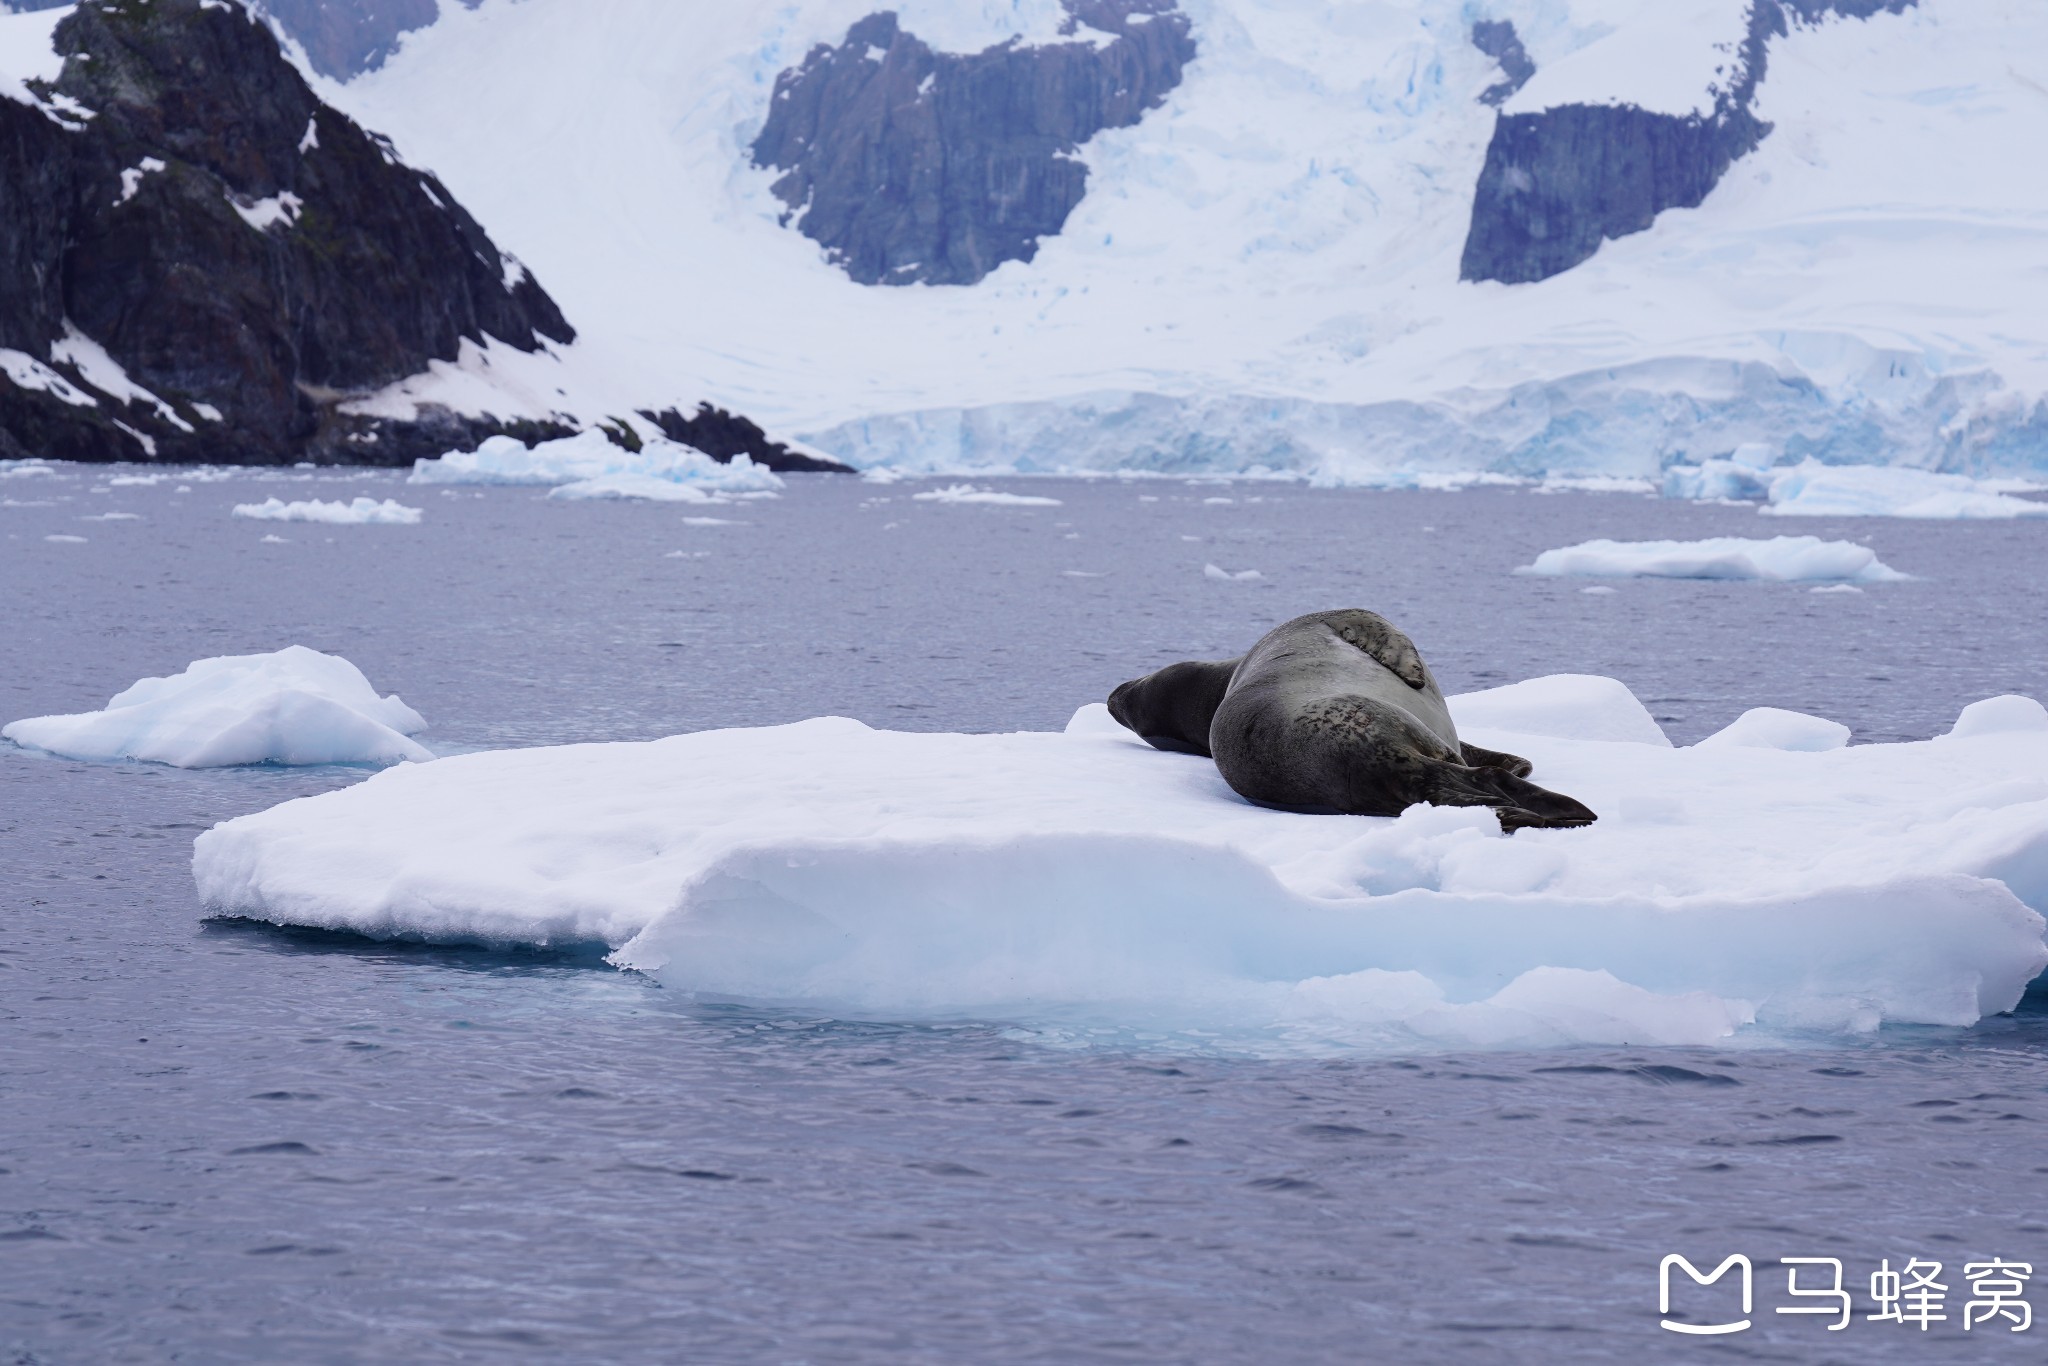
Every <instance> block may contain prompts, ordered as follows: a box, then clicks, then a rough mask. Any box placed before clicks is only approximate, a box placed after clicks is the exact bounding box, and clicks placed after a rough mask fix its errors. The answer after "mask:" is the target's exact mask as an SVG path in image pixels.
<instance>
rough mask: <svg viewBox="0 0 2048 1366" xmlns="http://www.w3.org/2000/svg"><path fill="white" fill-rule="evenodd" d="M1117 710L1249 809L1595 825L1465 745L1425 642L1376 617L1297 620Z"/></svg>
mask: <svg viewBox="0 0 2048 1366" xmlns="http://www.w3.org/2000/svg"><path fill="white" fill-rule="evenodd" d="M1109 712H1110V715H1111V716H1114V717H1115V718H1116V719H1117V721H1118V722H1119V723H1120V724H1121V725H1123V726H1124V727H1125V728H1126V729H1128V730H1131V731H1134V732H1136V733H1137V734H1138V735H1139V736H1140V737H1142V738H1143V739H1144V740H1145V742H1146V743H1147V744H1149V745H1151V746H1152V747H1153V748H1155V749H1164V750H1174V751H1178V752H1180V753H1185V754H1201V755H1206V756H1208V757H1210V758H1212V759H1214V760H1215V761H1216V767H1217V769H1218V770H1219V771H1220V772H1221V773H1222V774H1223V780H1224V781H1225V782H1227V783H1229V784H1230V786H1231V788H1232V790H1233V791H1235V792H1236V793H1237V794H1238V795H1239V796H1241V797H1243V798H1244V799H1245V800H1246V801H1249V802H1253V803H1256V804H1257V805H1259V806H1269V807H1274V808H1277V809H1279V810H1282V811H1298V812H1302V813H1305V814H1309V815H1340V814H1341V815H1353V816H1395V815H1399V814H1400V813H1401V812H1402V811H1405V810H1407V809H1408V808H1409V807H1411V806H1413V805H1415V804H1416V803H1418V802H1430V803H1433V804H1435V805H1437V806H1490V807H1492V808H1494V811H1495V814H1496V815H1497V816H1498V818H1499V820H1500V825H1501V829H1502V830H1504V831H1507V832H1509V833H1512V832H1514V831H1516V830H1521V829H1526V828H1528V827H1531V826H1536V827H1542V828H1560V827H1569V826H1579V825H1590V824H1592V822H1593V821H1594V820H1595V819H1597V818H1596V817H1595V816H1594V814H1593V812H1592V811H1591V810H1589V809H1588V808H1587V807H1585V806H1584V805H1582V804H1581V803H1579V802H1576V801H1573V800H1572V799H1571V798H1570V797H1567V796H1564V795H1563V794H1562V793H1557V792H1551V791H1549V790H1548V789H1546V788H1541V787H1538V786H1536V784H1534V783H1532V782H1529V781H1527V779H1528V776H1529V774H1530V772H1531V771H1532V766H1531V765H1530V763H1529V761H1528V760H1527V759H1524V758H1521V757H1520V756H1518V755H1513V754H1502V753H1499V752H1497V751H1495V750H1490V749H1483V748H1481V747H1480V746H1478V745H1468V744H1465V743H1463V742H1462V741H1460V740H1459V739H1458V730H1457V727H1456V726H1455V725H1453V724H1452V722H1451V711H1450V708H1449V707H1448V706H1447V705H1445V703H1444V695H1443V692H1442V690H1440V689H1439V688H1438V687H1437V685H1436V679H1435V678H1434V677H1433V676H1432V675H1431V674H1430V672H1429V666H1428V665H1427V664H1424V663H1423V662H1422V654H1421V652H1420V651H1418V650H1417V649H1416V648H1415V642H1414V641H1412V640H1410V639H1408V637H1407V636H1406V635H1405V634H1403V633H1402V631H1401V630H1400V628H1399V627H1397V626H1395V625H1394V624H1393V623H1392V622H1390V621H1388V620H1387V619H1386V618H1385V617H1383V616H1380V615H1379V614H1378V613H1376V612H1368V611H1365V610H1363V609H1360V608H1347V609H1344V610H1341V611H1336V612H1313V613H1310V614H1309V615H1308V616H1305V617H1296V618H1295V619H1294V620H1293V621H1290V622H1286V623H1284V624H1282V625H1280V626H1277V627H1275V628H1274V629H1273V630H1271V631H1269V632H1267V633H1266V635H1265V636H1263V637H1262V638H1261V639H1260V640H1259V643H1258V644H1256V645H1254V646H1252V648H1251V649H1250V650H1248V651H1247V652H1245V653H1244V654H1243V655H1241V656H1239V657H1238V658H1236V659H1225V660H1213V661H1212V660H1188V661H1185V662H1182V663H1179V664H1169V665H1167V666H1166V667H1165V668H1163V669H1160V670H1159V671H1158V672H1156V673H1150V674H1147V675H1145V677H1143V678H1134V679H1132V680H1131V681H1130V682H1128V683H1124V684H1120V685H1119V686H1118V687H1117V688H1116V690H1115V691H1114V692H1112V693H1110V695H1109Z"/></svg>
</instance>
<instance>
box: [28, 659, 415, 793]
mask: <svg viewBox="0 0 2048 1366" xmlns="http://www.w3.org/2000/svg"><path fill="white" fill-rule="evenodd" d="M426 725H427V723H426V722H425V721H424V720H422V719H421V717H420V714H419V713H418V712H416V711H414V710H413V709H412V708H411V707H408V706H406V705H405V703H404V702H402V701H400V700H399V699H398V698H397V697H396V696H392V697H379V696H378V695H377V692H376V689H374V688H372V687H371V686H370V682H369V680H368V679H366V678H364V677H363V674H362V671H361V670H360V669H358V668H356V666H355V665H353V664H351V663H349V662H348V661H347V660H346V659H342V658H341V657H339V656H338V655H328V654H321V653H320V652H319V651H317V650H309V649H307V648H306V647H305V646H303V645H291V646H287V647H286V648H284V649H282V650H279V651H277V652H275V653H273V654H262V655H227V656H223V657H220V658H216V659H202V660H198V661H196V662H194V663H193V664H191V665H190V666H189V667H187V668H186V670H185V671H184V672H183V673H181V674H176V675H174V676H172V677H169V678H145V679H143V680H142V681H140V682H138V683H136V684H134V685H133V686H132V687H130V688H128V689H127V690H125V691H123V692H121V693H119V694H117V695H116V696H115V697H114V698H113V700H112V701H110V702H108V703H107V705H106V709H105V710H103V711H94V712H84V713H81V714H79V715H76V716H38V717H32V718H30V719H28V720H24V721H16V722H14V723H13V724H12V725H9V726H7V727H6V728H5V729H4V730H0V736H4V737H6V738H7V739H9V740H12V741H13V742H14V743H15V744H17V745H23V746H26V747H29V748H32V749H42V750H48V751H49V752H51V753H53V754H62V755H65V756H67V757H69V758H74V759H141V760H146V761H148V762H151V763H159V764H170V765H173V766H174V767H177V768H220V767H224V766H227V765H232V764H363V763H373V764H388V763H396V762H398V761H400V760H411V761H415V762H417V761H423V760H427V759H431V758H433V757H434V756H433V754H432V753H430V752H429V751H428V750H427V749H426V748H425V747H423V746H422V745H420V744H419V743H418V742H416V741H413V740H410V739H407V738H406V737H407V736H409V735H411V734H413V733H414V732H417V731H421V730H425V729H426Z"/></svg>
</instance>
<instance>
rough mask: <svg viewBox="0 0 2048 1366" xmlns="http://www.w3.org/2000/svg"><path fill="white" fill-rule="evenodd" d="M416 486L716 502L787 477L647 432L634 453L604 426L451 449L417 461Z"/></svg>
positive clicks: (777, 484) (761, 490)
mask: <svg viewBox="0 0 2048 1366" xmlns="http://www.w3.org/2000/svg"><path fill="white" fill-rule="evenodd" d="M406 482H407V483H410V484H524V485H532V486H535V487H545V486H548V485H553V486H554V492H553V493H552V494H551V495H550V496H551V497H555V498H570V499H579V498H638V499H648V500H653V501H659V502H677V503H711V502H721V501H724V499H725V498H727V497H730V496H734V495H738V496H743V497H744V496H759V495H763V494H773V493H774V492H776V491H777V490H779V489H781V488H782V487H783V484H782V478H781V476H779V475H777V474H776V473H775V472H774V471H773V470H770V469H768V468H766V467H765V466H762V465H757V464H755V463H754V462H753V461H752V460H750V459H749V458H747V457H746V456H744V455H736V456H734V457H733V458H732V461H731V463H729V464H720V463H719V462H718V461H716V460H714V459H712V458H711V457H710V456H708V455H706V454H704V452H702V451H700V450H697V449H696V448H695V447H692V446H685V445H683V444H681V443H680V442H675V441H669V440H667V439H665V438H663V437H660V436H647V435H644V434H643V435H642V437H641V447H640V449H639V450H638V451H637V452H636V451H629V450H627V449H626V448H625V447H623V446H620V445H618V444H617V443H615V442H613V441H612V440H610V439H609V438H608V437H606V436H605V434H604V433H603V432H601V431H587V432H579V433H577V434H576V435H575V436H568V437H561V438H559V439H557V440H554V441H543V442H540V443H538V444H536V445H533V446H527V445H526V444H524V443H523V442H520V441H517V440H515V439H513V438H512V437H509V436H494V437H491V438H490V439H489V440H487V441H485V442H484V443H483V444H482V445H480V446H478V447H477V448H476V449H475V450H474V451H449V452H448V453H447V454H446V455H442V456H438V457H436V458H434V459H432V460H418V461H415V462H413V470H412V474H411V476H410V477H409V478H408V479H407V480H406Z"/></svg>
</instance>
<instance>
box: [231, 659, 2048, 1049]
mask: <svg viewBox="0 0 2048 1366" xmlns="http://www.w3.org/2000/svg"><path fill="white" fill-rule="evenodd" d="M1450 708H1451V711H1452V714H1453V715H1454V717H1455V718H1456V720H1457V723H1458V726H1459V728H1460V731H1461V732H1464V733H1467V734H1468V738H1470V739H1471V740H1473V741H1474V742H1475V743H1478V744H1482V745H1485V746H1488V747H1492V748H1498V749H1503V750H1507V751H1509V752H1512V753H1516V754H1522V755H1526V756H1527V757H1528V758H1529V759H1531V760H1532V761H1533V762H1534V764H1535V766H1536V776H1537V777H1539V778H1540V779H1542V780H1543V781H1544V782H1545V783H1547V784H1551V785H1554V786H1556V787H1558V788H1559V789H1561V790H1566V791H1570V792H1571V793H1573V794H1574V795H1576V796H1579V797H1581V798H1583V799H1585V800H1586V801H1587V802H1588V803H1589V804H1590V805H1592V806H1593V807H1594V809H1596V810H1597V811H1599V813H1600V820H1599V822H1598V823H1597V824H1595V825H1592V826H1588V827H1585V828H1583V829H1574V830H1525V831H1522V832H1520V833H1518V834H1516V835H1514V836H1512V837H1504V836H1503V835H1502V834H1501V833H1500V829H1499V825H1498V823H1497V821H1496V820H1495V819H1494V816H1493V814H1492V812H1490V811H1487V810H1484V809H1463V808H1440V807H1430V806H1418V807H1413V808H1410V809H1409V810H1408V811H1406V812H1404V813H1403V814H1402V815H1400V816H1398V817H1392V818H1385V817H1360V816H1307V815H1295V814H1290V813H1287V812H1281V811H1272V810H1266V809H1263V808H1260V807H1256V806H1252V805H1250V804H1248V803H1246V802H1245V801H1243V800H1242V799H1240V798H1239V797H1237V796H1236V794H1234V793H1233V792H1231V791H1230V789H1229V788H1228V787H1227V786H1226V785H1225V783H1224V782H1223V779H1222V777H1221V775H1220V774H1218V773H1217V771H1216V766H1215V765H1214V764H1213V763H1211V762H1209V761H1208V760H1206V759H1202V758H1199V757H1196V756H1191V755H1184V754H1170V753H1164V752H1161V751H1158V750H1154V749H1151V748H1150V747H1148V746H1146V745H1145V744H1144V743H1143V742H1142V741H1140V740H1139V739H1137V737H1135V736H1133V735H1131V734H1129V733H1128V732H1126V731H1124V730H1123V729H1122V728H1121V727H1119V726H1118V725H1117V724H1116V723H1115V722H1114V721H1113V720H1111V719H1110V716H1109V713H1108V710H1107V708H1105V707H1103V706H1102V705H1101V704H1099V703H1097V704H1091V705H1089V706H1085V707H1082V708H1081V709H1080V710H1079V711H1078V712H1076V713H1075V715H1074V718H1073V720H1072V721H1071V722H1070V723H1069V725H1068V727H1067V729H1066V730H1065V731H1064V732H1024V733H1016V734H1008V735H948V734H913V733H903V732H891V731H878V730H873V729H870V728H869V727H867V726H865V725H862V724H861V723H860V722H857V721H852V720H847V719H844V718H821V719H817V720H811V721H804V722H800V723H797V724H794V725H785V726H771V727H761V728H747V729H734V730H719V731H705V732H700V733H696V734H690V735H678V736H672V737H670V738H668V739H664V740H656V741H651V742H643V743H619V744H583V745H571V746H558V747H547V748H534V749H520V750H502V751H496V752H490V753H480V754H467V755H461V756H456V757H453V758H447V759H442V760H439V761H437V762H435V763H432V764H422V765H408V766H404V767H400V768H396V769H391V770H388V771H386V772H384V773H380V774H377V775H375V776H374V777H372V778H370V779H369V780H368V781H366V782H362V783H359V784H356V785H354V786H352V787H349V788H345V789H343V790H340V791H336V792H329V793H325V794H322V795H319V796H314V797H307V798H302V799H300V800H296V801H291V802H287V803H284V804H282V805H280V806H277V807H274V808H272V809H270V810H268V811H264V812H260V813H257V814H254V815H249V816H244V817H241V818H239V819H237V820H232V821H228V822H226V823H224V824H222V825H219V826H216V827H214V828H213V829H212V830H210V831H208V832H206V833H205V834H203V835H201V836H200V837H199V839H198V841H197V842H196V844H195V846H194V855H193V872H194V876H195V878H196V880H197V886H198V891H199V895H200V898H201V900H202V901H203V902H204V904H205V906H206V907H207V909H208V910H209V911H210V912H212V913H215V914H220V915H233V916H246V917H250V918H253V919H259V920H267V921H272V922H275V923H279V924H288V925H306V926H319V927H323V928H329V929H343V930H353V931H357V932H360V933H363V934H369V935H377V936H399V937H406V938H416V939H422V940H428V941H434V942H443V943H463V942H468V943H476V942H482V943H490V944H527V945H561V944H570V943H584V944H587V943H593V942H596V943H602V944H603V945H605V946H607V947H608V948H609V949H610V951H611V954H612V961H613V962H615V963H617V964H619V965H620V966H623V967H628V968H633V969H637V970H639V971H641V972H644V973H647V974H648V975H650V976H652V977H653V978H655V979H657V980H658V981H660V982H661V983H663V984H664V985H665V986H667V987H669V988H671V989H672V990H674V991H676V992H678V993H685V994H688V995H689V996H692V997H694V998H696V999H702V1000H723V1001H731V1000H739V1001H749V1002H755V1003H760V1004H764V1005H773V1006H777V1007H791V1008H800V1009H804V1010H812V1011H820V1012H829V1013H833V1014H838V1015H841V1016H846V1017H853V1018H870V1019H890V1020H912V1019H959V1018H963V1017H971V1018H981V1019H997V1020H1008V1021H1012V1022H1016V1023H1018V1024H1020V1025H1022V1026H1024V1027H1027V1028H1031V1029H1038V1030H1043V1031H1048V1032H1049V1033H1051V1034H1054V1035H1060V1034H1061V1031H1071V1032H1070V1033H1067V1034H1065V1035H1062V1037H1071V1038H1090V1037H1094V1038H1108V1039H1111V1040H1112V1041H1117V1040H1123V1041H1128V1040H1129V1039H1131V1038H1134V1037H1143V1038H1148V1039H1150V1040H1152V1041H1153V1042H1154V1043H1155V1044H1156V1043H1157V1042H1158V1041H1159V1040H1161V1039H1171V1040H1173V1041H1174V1042H1173V1044H1172V1046H1174V1047H1189V1048H1200V1049H1212V1050H1221V1051H1231V1052H1241V1053H1242V1052H1249V1053H1253V1054H1273V1053H1300V1052H1304V1051H1306V1052H1311V1053H1325V1054H1332V1053H1336V1054H1341V1053H1348V1052H1357V1051H1360V1050H1374V1049H1385V1048H1394V1049H1403V1050H1412V1049H1413V1048H1415V1047H1416V1046H1418V1044H1421V1045H1426V1046H1445V1047H1468V1046H1486V1047H1513V1046H1532V1047H1533V1046H1549V1045H1554V1044H1561V1043H1606V1044H1635V1045H1648V1044H1697V1045H1706V1044H1713V1043H1715V1042H1717V1041H1720V1040H1723V1039H1726V1038H1727V1037H1729V1036H1730V1035H1731V1034H1744V1035H1758V1036H1761V1037H1762V1038H1764V1039H1770V1038H1774V1037H1777V1038H1781V1037H1790V1036H1801V1037H1803V1036H1804V1035H1806V1034H1808V1033H1810V1032H1813V1031H1820V1032H1830V1033H1849V1034H1858V1033H1865V1032H1867V1031H1870V1030H1873V1029H1875V1028H1877V1027H1879V1026H1880V1025H1882V1024H1885V1023H1888V1022H1914V1023H1922V1024H1942V1025H1966V1024H1970V1023H1972V1022H1974V1021H1976V1020H1978V1019H1979V1018H1981V1017H1983V1016H1985V1015H1988V1014H1993V1013H1996V1012H1999V1011H2003V1010H2008V1009H2010V1008H2011V1007H2012V1006H2013V1005H2014V1003H2015V1002H2017V1001H2018V1000H2019V998H2020V995H2021V993H2022V992H2023V991H2024V989H2025V988H2026V985H2027V983H2028V982H2029V981H2030V980H2031V979H2032V978H2033V977H2034V976H2035V975H2036V974H2037V973H2039V972H2040V971H2041V969H2042V967H2043V966H2044V965H2048V948H2044V946H2043V943H2042V930H2043V921H2042V918H2041V916H2040V915H2039V914H2038V913H2037V912H2038V911H2040V910H2041V909H2042V908H2044V907H2048V784H2044V783H2043V782H2042V781H2041V775H2042V774H2043V773H2048V712H2043V710H2042V709H2041V707H2040V706H2039V704H2037V703H2034V702H2032V701H2031V700H2029V699H2024V698H2008V699H1998V700H1994V701H1992V702H1987V703H1979V704H1977V706H1976V707H1974V708H1972V709H1971V710H1969V711H1966V712H1965V713H1964V714H1963V717H1962V718H1960V719H1959V721H1958V724H1957V726H1956V728H1955V730H1954V732H1953V733H1951V734H1949V735H1946V736H1942V737H1940V738H1938V739H1933V740H1928V741H1921V742H1916V743H1904V744H1878V745H1864V746H1857V747H1850V748H1825V749H1823V748H1816V747H1815V746H1814V744H1813V741H1814V740H1815V739H1819V738H1821V737H1820V736H1819V732H1818V729H1817V728H1815V727H1813V726H1812V725H1810V724H1809V723H1810V722H1813V721H1816V720H1818V718H1802V719H1800V720H1799V721H1797V722H1796V723H1793V722H1784V721H1783V719H1782V718H1783V717H1787V716H1790V715H1791V714H1790V713H1783V714H1781V717H1780V718H1779V719H1778V720H1774V721H1772V720H1770V719H1769V718H1766V720H1767V721H1769V724H1766V723H1765V721H1758V720H1755V719H1752V720H1750V721H1748V722H1747V723H1740V722H1739V723H1738V726H1741V727H1743V729H1744V731H1746V732H1748V733H1749V734H1750V736H1751V738H1752V739H1756V740H1762V741H1764V742H1765V743H1763V744H1757V743H1735V742H1733V740H1731V742H1729V743H1723V744H1717V745H1695V746H1690V747H1686V748H1674V747H1673V746H1672V745H1671V744H1670V743H1669V741H1668V740H1667V739H1666V738H1665V737H1664V735H1663V733H1662V732H1661V731H1660V730H1659V729H1658V728H1657V726H1656V723H1655V722H1654V721H1653V720H1652V719H1651V718H1650V716H1649V714H1648V713H1647V712H1646V711H1645V710H1644V709H1643V707H1642V704H1641V703H1640V702H1639V701H1637V700H1636V699H1635V698H1634V697H1633V696H1632V695H1631V694H1630V693H1629V691H1628V689H1627V688H1626V687H1624V686H1623V685H1622V684H1620V683H1619V682H1616V681H1615V680H1612V679H1600V678H1591V677H1585V676H1566V677H1563V678H1551V679H1534V680H1530V681H1529V682H1526V683H1521V684H1516V685H1514V686H1512V687H1508V688H1499V689H1494V690H1492V691H1491V692H1486V693H1477V694H1470V695H1466V696H1462V697H1453V698H1451V699H1450ZM1740 738H1741V732H1738V735H1737V736H1736V737H1733V739H1740ZM1788 741H1789V744H1788ZM1098 1030H1099V1031H1103V1032H1101V1033H1095V1032H1093V1031H1098Z"/></svg>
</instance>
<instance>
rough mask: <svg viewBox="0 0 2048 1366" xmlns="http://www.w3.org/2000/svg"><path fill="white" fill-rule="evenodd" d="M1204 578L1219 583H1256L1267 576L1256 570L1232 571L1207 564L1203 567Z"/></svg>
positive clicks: (1220, 566) (1218, 565) (1217, 565)
mask: <svg viewBox="0 0 2048 1366" xmlns="http://www.w3.org/2000/svg"><path fill="white" fill-rule="evenodd" d="M1202 577H1203V578H1205V579H1214V580H1216V582H1218V583H1256V582H1258V581H1259V580H1260V579H1263V578H1265V577H1266V576H1265V575H1264V574H1261V573H1260V572H1259V571H1258V570H1256V569H1237V570H1230V569H1225V568H1224V567H1223V566H1222V565H1220V564H1205V565H1203V566H1202Z"/></svg>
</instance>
